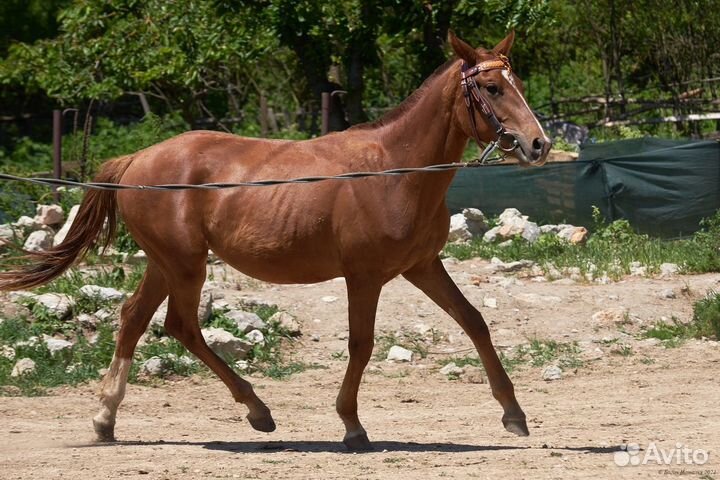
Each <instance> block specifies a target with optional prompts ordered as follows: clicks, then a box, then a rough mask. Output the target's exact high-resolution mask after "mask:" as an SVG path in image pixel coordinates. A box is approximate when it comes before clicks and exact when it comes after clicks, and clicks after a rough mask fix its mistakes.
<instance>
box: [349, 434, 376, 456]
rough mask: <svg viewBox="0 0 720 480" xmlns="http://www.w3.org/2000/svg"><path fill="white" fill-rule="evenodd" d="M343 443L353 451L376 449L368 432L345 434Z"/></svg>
mask: <svg viewBox="0 0 720 480" xmlns="http://www.w3.org/2000/svg"><path fill="white" fill-rule="evenodd" d="M343 443H344V444H345V446H346V447H347V449H348V450H350V451H351V452H370V451H372V450H374V448H373V446H372V443H370V439H369V438H368V436H367V434H366V433H361V434H360V435H354V436H352V437H349V436H347V435H345V438H344V439H343Z"/></svg>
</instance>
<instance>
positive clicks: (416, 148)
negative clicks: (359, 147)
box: [380, 65, 468, 168]
mask: <svg viewBox="0 0 720 480" xmlns="http://www.w3.org/2000/svg"><path fill="white" fill-rule="evenodd" d="M453 67H454V65H453V66H451V67H450V68H448V69H447V70H446V71H444V72H442V73H439V74H437V75H435V76H434V77H432V78H431V79H430V80H428V82H429V83H426V84H424V85H423V86H422V87H420V88H421V90H420V91H419V92H416V93H415V94H414V95H417V100H416V101H414V102H413V103H412V104H411V105H410V106H409V107H407V108H406V109H405V110H404V112H403V113H402V114H400V115H399V116H398V117H396V118H395V119H394V120H393V121H392V122H390V123H388V124H386V125H383V126H382V127H381V128H382V134H381V135H380V138H381V143H382V146H383V147H384V148H385V150H386V151H387V152H388V155H387V162H388V165H387V166H388V167H389V168H394V167H425V166H428V165H433V164H438V163H453V162H457V161H459V160H460V157H462V153H463V151H464V149H465V146H466V145H467V140H468V139H467V136H465V135H464V134H463V133H462V131H461V130H460V129H459V128H458V126H457V122H455V121H454V115H455V102H456V98H457V96H458V94H459V92H458V90H459V78H456V77H459V75H457V71H456V69H455V68H453ZM456 80H457V82H456ZM398 108H404V107H403V106H401V107H398Z"/></svg>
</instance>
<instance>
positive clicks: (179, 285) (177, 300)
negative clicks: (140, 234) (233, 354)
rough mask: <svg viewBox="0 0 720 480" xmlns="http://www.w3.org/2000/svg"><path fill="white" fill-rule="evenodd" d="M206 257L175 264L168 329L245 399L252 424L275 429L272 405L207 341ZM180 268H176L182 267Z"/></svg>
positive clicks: (237, 397) (237, 396) (260, 428)
mask: <svg viewBox="0 0 720 480" xmlns="http://www.w3.org/2000/svg"><path fill="white" fill-rule="evenodd" d="M205 261H206V260H205V258H199V257H198V258H196V259H194V260H189V259H187V258H186V259H185V260H184V262H183V265H175V266H174V267H173V268H174V271H172V272H169V275H168V278H172V279H174V281H173V282H172V283H171V284H170V285H169V288H170V292H169V296H170V298H169V300H168V313H167V317H166V319H165V331H166V332H167V333H168V334H169V335H172V336H173V337H175V338H176V339H178V340H179V341H180V342H181V343H182V344H183V345H184V346H185V348H187V349H188V350H189V351H190V352H191V353H193V354H194V355H195V356H196V357H197V358H199V359H200V360H201V361H202V362H203V363H204V364H205V365H207V366H208V367H209V368H210V369H211V370H212V371H213V372H215V374H216V375H217V376H218V377H220V379H221V380H222V381H223V383H225V385H226V386H227V387H228V389H229V390H230V393H231V394H232V396H233V398H234V399H235V401H236V402H240V403H244V404H245V405H246V406H247V407H248V409H249V413H248V415H247V419H248V421H249V422H250V425H251V426H252V427H253V428H254V429H255V430H258V431H261V432H272V431H274V430H275V422H274V421H273V418H272V415H271V413H270V409H269V408H268V407H267V406H266V405H265V403H263V402H262V400H260V399H259V398H258V397H257V395H255V392H254V391H253V388H252V385H250V383H249V382H247V381H246V380H243V379H242V378H240V377H239V376H238V375H237V374H236V373H235V372H234V371H233V370H232V369H231V368H230V367H228V365H227V364H226V363H225V362H224V361H223V360H222V359H221V358H220V357H219V356H217V355H216V354H215V352H213V351H212V350H211V349H210V347H208V346H207V343H205V339H204V338H203V336H202V333H201V331H200V326H199V325H198V321H197V311H198V305H199V303H200V293H201V290H202V286H203V283H204V281H205V275H206V271H205ZM179 269H181V271H175V270H179Z"/></svg>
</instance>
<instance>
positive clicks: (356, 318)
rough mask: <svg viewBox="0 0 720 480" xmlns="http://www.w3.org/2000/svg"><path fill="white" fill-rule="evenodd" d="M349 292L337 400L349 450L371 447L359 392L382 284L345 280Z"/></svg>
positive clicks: (368, 358) (372, 343) (370, 350)
mask: <svg viewBox="0 0 720 480" xmlns="http://www.w3.org/2000/svg"><path fill="white" fill-rule="evenodd" d="M346 282H347V292H348V319H349V325H350V335H349V337H348V354H349V356H350V359H349V360H348V366H347V370H346V372H345V378H344V379H343V383H342V386H341V387H340V392H339V393H338V396H337V401H336V402H335V407H336V409H337V412H338V415H340V419H342V421H343V423H344V424H345V438H344V439H343V443H344V444H345V446H346V447H347V448H348V449H349V450H354V451H358V450H360V451H363V450H372V445H371V444H370V440H369V439H368V436H367V433H366V432H365V429H364V428H363V426H362V424H361V423H360V419H359V418H358V413H357V395H358V390H359V388H360V380H362V375H363V372H364V371H365V367H366V366H367V364H368V361H369V360H370V355H371V354H372V350H373V345H374V330H375V312H376V310H377V303H378V298H379V297H380V290H381V289H382V285H375V284H374V283H367V282H365V281H361V280H356V279H346Z"/></svg>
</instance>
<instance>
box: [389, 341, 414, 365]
mask: <svg viewBox="0 0 720 480" xmlns="http://www.w3.org/2000/svg"><path fill="white" fill-rule="evenodd" d="M412 355H413V352H411V351H410V350H408V349H407V348H403V347H401V346H400V345H393V346H392V347H390V351H388V354H387V360H388V361H389V362H410V361H412Z"/></svg>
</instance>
